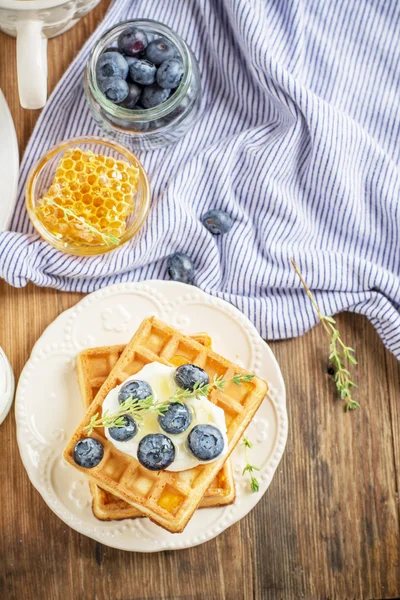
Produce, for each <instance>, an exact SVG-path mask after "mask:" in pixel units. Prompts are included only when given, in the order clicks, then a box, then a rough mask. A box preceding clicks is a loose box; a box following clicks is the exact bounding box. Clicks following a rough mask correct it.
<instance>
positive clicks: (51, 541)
mask: <svg viewBox="0 0 400 600" xmlns="http://www.w3.org/2000/svg"><path fill="white" fill-rule="evenodd" d="M107 6H108V0H103V1H102V2H101V3H100V5H99V6H98V7H97V8H96V9H95V10H94V11H93V12H92V13H91V14H90V15H88V16H87V17H86V18H84V19H83V20H82V21H81V22H80V23H79V24H78V25H77V26H76V27H75V28H74V29H73V30H71V31H70V32H68V33H66V34H65V35H63V36H62V37H59V38H56V39H55V40H51V41H50V42H49V53H48V54H49V84H50V88H51V89H52V88H53V87H54V86H55V84H56V82H57V81H58V80H59V78H60V77H61V76H62V74H63V72H64V71H65V69H66V67H67V66H68V64H69V62H70V61H71V60H72V59H73V57H74V56H75V55H76V53H77V52H78V50H79V49H80V47H81V46H82V44H83V43H84V42H85V40H86V39H87V37H88V36H89V34H90V33H91V32H92V31H93V29H94V28H95V26H96V25H97V24H98V23H99V22H100V21H101V19H102V17H103V15H104V13H105V11H106V9H107ZM0 56H1V64H2V68H1V70H0V87H1V88H2V90H3V91H4V93H5V96H6V98H7V101H8V103H9V105H10V108H11V111H12V114H13V117H14V120H15V124H16V128H17V133H18V138H19V145H20V151H21V152H22V151H23V149H24V147H25V145H26V143H27V141H28V139H29V136H30V134H31V132H32V129H33V126H34V124H35V121H36V119H37V118H38V116H39V111H25V110H23V109H21V108H20V106H19V103H18V93H17V82H16V69H15V41H14V40H13V39H11V38H9V37H7V36H5V35H2V34H0ZM0 201H1V200H0ZM80 298H81V295H80V294H72V293H71V294H70V293H63V292H57V291H55V290H50V289H40V288H36V287H33V286H28V287H26V288H25V289H21V290H16V289H13V288H11V287H9V286H8V285H7V284H5V283H4V282H0V344H1V346H3V348H4V350H5V351H6V353H7V354H8V356H9V357H10V360H11V362H12V365H13V368H14V371H15V375H16V377H18V376H19V373H20V371H21V369H22V367H23V365H24V363H25V361H26V360H27V359H28V357H29V354H30V351H31V349H32V347H33V345H34V343H35V341H36V340H37V338H38V337H39V336H40V335H41V333H42V332H43V330H44V329H45V328H46V327H47V326H48V325H49V324H50V323H51V322H52V321H53V319H54V318H55V317H56V316H57V315H58V314H59V313H60V312H62V311H63V310H65V309H67V308H69V307H70V306H73V305H74V304H75V303H76V302H78V301H79V300H80ZM338 324H339V328H340V330H341V333H342V336H343V337H344V338H345V340H346V341H347V342H348V343H349V344H350V345H351V346H353V347H355V348H356V352H357V357H358V361H359V366H358V369H357V373H356V377H357V382H358V385H359V389H358V392H357V394H358V399H359V401H360V403H361V405H362V409H361V410H360V411H358V412H356V413H352V414H345V413H344V412H343V410H342V405H341V403H340V402H339V401H337V399H336V394H335V388H334V385H333V382H332V378H331V376H330V375H329V373H328V366H329V365H328V362H327V341H326V339H325V334H324V331H323V329H322V327H317V328H315V329H314V330H313V331H311V332H310V333H308V334H307V335H305V336H303V337H302V338H300V339H296V340H289V341H284V342H275V343H271V347H272V349H273V351H274V353H275V355H276V357H277V359H278V361H279V363H280V365H281V368H282V371H283V375H284V378H285V381H286V385H287V402H288V412H289V439H288V444H287V449H286V452H285V455H284V457H283V459H282V462H281V464H280V466H279V468H278V471H277V473H276V475H275V478H274V480H273V482H272V484H271V486H270V488H269V490H268V492H267V493H266V494H265V496H264V497H263V498H262V500H261V501H260V502H259V504H258V505H257V507H256V508H255V509H254V510H253V511H252V512H251V513H250V514H249V515H248V516H247V517H246V518H244V519H243V520H242V521H241V522H240V523H238V524H236V525H234V526H233V527H231V528H230V529H228V530H227V531H225V532H224V533H223V534H221V535H220V536H219V537H218V538H217V539H215V540H213V541H210V542H208V543H206V544H203V545H202V546H199V547H197V548H192V549H191V550H181V551H175V552H162V553H159V554H153V555H151V554H147V555H146V554H134V553H131V554H130V553H127V552H123V551H119V550H114V549H111V548H108V547H105V546H102V545H101V544H99V543H97V542H95V541H92V540H90V539H89V538H86V537H84V536H83V535H80V534H79V533H76V532H75V531H73V530H72V529H69V528H68V527H67V526H66V525H64V523H63V522H62V521H60V520H59V519H58V518H57V517H56V516H55V515H54V514H53V513H52V512H51V510H50V509H49V508H48V507H47V506H46V504H45V503H44V501H43V500H42V498H41V497H40V495H39V494H38V493H37V492H36V490H35V489H34V488H33V486H32V485H31V483H30V481H29V479H28V476H27V475H26V473H25V470H24V468H23V466H22V463H21V460H20V457H19V453H18V449H17V442H16V432H15V422H14V415H13V412H11V413H10V415H9V416H8V418H7V419H6V420H5V422H4V423H3V424H2V425H1V426H0V452H1V454H0V528H1V529H0V598H1V599H2V600H36V599H37V600H39V599H40V600H48V599H49V600H57V599H58V598H60V599H63V600H77V599H79V600H89V599H90V600H103V599H104V600H109V599H118V600H139V599H145V598H146V599H150V598H151V599H157V600H158V599H163V600H164V599H165V600H166V599H174V600H175V599H185V600H186V599H193V600H194V599H196V600H200V599H207V600H208V599H210V600H214V599H229V600H230V599H232V600H242V599H243V600H250V599H257V600H261V599H262V600H264V599H271V600H278V599H282V600H299V599H303V598H304V599H306V600H314V599H315V600H327V599H329V600H333V599H335V600H336V599H337V600H351V599H357V600H366V599H369V598H381V599H383V598H385V599H386V598H397V597H399V596H400V565H399V555H400V523H399V499H398V492H399V483H400V478H399V463H400V419H399V416H400V415H399V412H400V367H399V364H398V363H397V362H396V360H395V359H394V357H393V356H392V355H391V354H390V353H389V352H387V351H385V349H384V348H383V346H382V343H381V341H380V339H379V338H378V336H377V334H376V333H375V331H374V329H373V328H372V326H371V325H370V324H369V323H368V322H367V321H366V320H365V319H364V318H362V317H356V316H353V315H340V317H339V318H338Z"/></svg>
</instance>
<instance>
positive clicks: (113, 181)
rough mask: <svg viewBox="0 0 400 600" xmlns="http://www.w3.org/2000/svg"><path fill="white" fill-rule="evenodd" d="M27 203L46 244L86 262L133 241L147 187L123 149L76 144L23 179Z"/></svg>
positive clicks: (103, 143) (105, 143)
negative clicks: (25, 182) (26, 178)
mask: <svg viewBox="0 0 400 600" xmlns="http://www.w3.org/2000/svg"><path fill="white" fill-rule="evenodd" d="M26 200H27V209H28V213H29V216H30V218H31V220H32V223H33V225H34V226H35V228H36V230H37V231H38V232H39V233H40V235H41V236H42V237H43V238H44V239H45V240H46V241H48V242H49V243H50V244H52V245H53V246H55V247H56V248H58V249H59V250H63V251H65V252H69V253H71V254H78V255H81V256H85V255H93V254H101V253H104V252H109V251H110V250H113V249H114V248H117V247H118V246H120V245H121V244H124V243H125V242H127V241H128V240H129V239H131V238H132V237H133V235H134V234H135V233H136V232H137V231H138V230H139V228H140V227H141V225H142V224H143V222H144V219H145V217H146V214H147V212H148V209H149V204H150V186H149V182H148V178H147V176H146V173H145V171H144V169H143V167H142V165H141V164H140V162H139V161H138V160H137V158H136V157H135V156H134V155H133V154H132V153H131V152H130V151H129V150H128V149H126V148H124V147H123V146H120V145H119V144H117V143H115V142H112V141H109V140H103V139H101V138H75V139H71V140H67V141H65V142H62V143H61V144H59V145H57V146H55V147H54V148H52V149H50V150H49V151H48V152H47V153H46V155H44V156H43V157H42V158H41V159H40V160H39V162H38V163H37V165H36V166H35V167H34V168H33V169H32V172H31V173H30V175H29V177H28V182H27V190H26Z"/></svg>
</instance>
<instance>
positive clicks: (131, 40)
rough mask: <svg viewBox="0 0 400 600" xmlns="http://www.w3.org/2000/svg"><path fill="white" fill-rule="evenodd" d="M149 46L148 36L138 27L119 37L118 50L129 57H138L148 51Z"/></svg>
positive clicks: (127, 30)
mask: <svg viewBox="0 0 400 600" xmlns="http://www.w3.org/2000/svg"><path fill="white" fill-rule="evenodd" d="M147 45H148V39H147V35H146V33H145V32H144V31H143V29H139V28H138V27H128V28H127V29H124V30H123V31H122V32H121V33H120V34H119V36H118V48H119V49H120V50H121V52H122V53H123V54H126V55H127V56H137V55H138V54H140V53H141V52H143V51H144V50H146V48H147Z"/></svg>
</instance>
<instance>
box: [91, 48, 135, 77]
mask: <svg viewBox="0 0 400 600" xmlns="http://www.w3.org/2000/svg"><path fill="white" fill-rule="evenodd" d="M128 70H129V67H128V63H127V62H126V60H125V58H124V57H123V56H122V55H121V54H119V53H118V52H114V51H113V52H105V53H103V54H102V55H101V56H100V58H99V60H98V61H97V64H96V77H97V83H98V84H100V82H102V81H103V80H104V79H108V78H109V77H119V78H120V79H126V77H127V75H128Z"/></svg>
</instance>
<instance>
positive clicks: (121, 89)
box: [99, 52, 129, 104]
mask: <svg viewBox="0 0 400 600" xmlns="http://www.w3.org/2000/svg"><path fill="white" fill-rule="evenodd" d="M110 54H111V52H110ZM99 88H100V90H101V91H102V92H103V94H104V95H105V97H106V98H108V99H109V100H111V101H112V102H115V103H116V104H119V103H120V102H123V101H124V100H125V99H126V98H127V97H128V94H129V86H128V84H127V83H126V81H125V79H120V78H119V77H107V78H106V79H102V80H101V81H99Z"/></svg>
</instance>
